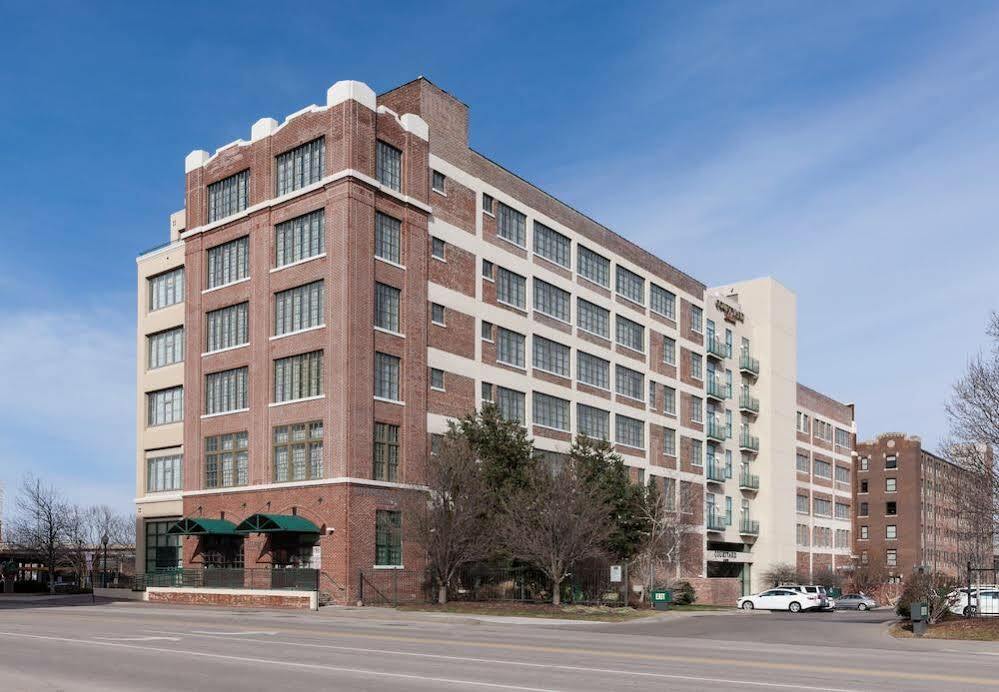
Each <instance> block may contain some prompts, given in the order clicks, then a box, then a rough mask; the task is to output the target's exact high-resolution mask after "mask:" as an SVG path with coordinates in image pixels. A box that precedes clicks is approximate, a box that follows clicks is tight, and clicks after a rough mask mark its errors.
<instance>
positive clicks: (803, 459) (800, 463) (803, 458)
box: [796, 454, 812, 473]
mask: <svg viewBox="0 0 999 692" xmlns="http://www.w3.org/2000/svg"><path fill="white" fill-rule="evenodd" d="M796 466H797V469H798V471H800V472H802V473H810V472H811V470H812V463H811V461H810V460H809V459H808V455H807V454H798V455H797V463H796Z"/></svg>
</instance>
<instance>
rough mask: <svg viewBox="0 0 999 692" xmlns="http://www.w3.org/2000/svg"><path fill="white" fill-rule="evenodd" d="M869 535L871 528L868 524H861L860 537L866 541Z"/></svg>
mask: <svg viewBox="0 0 999 692" xmlns="http://www.w3.org/2000/svg"><path fill="white" fill-rule="evenodd" d="M870 536H871V528H870V527H869V526H861V527H860V537H861V539H863V540H865V541H866V540H867V539H868V538H870Z"/></svg>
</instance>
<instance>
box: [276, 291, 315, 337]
mask: <svg viewBox="0 0 999 692" xmlns="http://www.w3.org/2000/svg"><path fill="white" fill-rule="evenodd" d="M325 300H326V286H325V284H324V283H323V281H322V280H319V281H313V282H312V283H310V284H305V285H304V286H296V287H295V288H289V289H288V290H287V291H280V292H279V293H275V294H274V335H275V336H280V335H282V334H292V333H294V332H299V331H302V330H304V329H311V328H313V327H319V326H321V325H323V324H325V321H326V317H325V310H324V304H325Z"/></svg>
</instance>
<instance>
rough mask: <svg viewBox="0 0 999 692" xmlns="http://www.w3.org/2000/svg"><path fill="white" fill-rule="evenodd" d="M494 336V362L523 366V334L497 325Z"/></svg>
mask: <svg viewBox="0 0 999 692" xmlns="http://www.w3.org/2000/svg"><path fill="white" fill-rule="evenodd" d="M497 332H498V333H497V338H496V362H497V363H504V364H505V365H512V366H514V367H517V368H523V367H525V363H524V350H525V348H524V342H525V337H524V335H523V334H518V333H517V332H513V331H510V330H509V329H504V328H503V327H499V328H498V330H497Z"/></svg>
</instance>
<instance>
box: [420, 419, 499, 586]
mask: <svg viewBox="0 0 999 692" xmlns="http://www.w3.org/2000/svg"><path fill="white" fill-rule="evenodd" d="M427 486H428V487H429V489H430V496H429V497H428V498H427V499H426V501H425V502H422V501H421V502H420V506H419V507H417V508H416V511H415V512H414V517H415V519H414V521H413V522H412V524H413V528H412V530H413V532H414V538H415V540H416V541H417V542H418V543H420V544H421V545H422V546H423V548H424V550H426V552H427V566H428V568H429V569H430V571H431V573H432V574H433V576H434V579H435V581H436V582H437V602H438V603H442V604H443V603H446V602H447V594H448V589H449V588H450V587H451V583H452V581H453V580H454V577H455V575H456V574H457V572H458V570H459V569H460V568H461V567H462V566H463V565H466V564H468V563H469V562H473V561H475V560H481V559H484V558H485V557H486V556H487V555H488V552H489V549H490V548H491V531H490V530H489V527H488V524H489V517H488V514H487V511H486V508H487V507H488V505H489V500H490V492H489V486H488V484H487V483H486V479H485V475H484V474H483V472H482V469H481V467H480V465H479V462H478V461H477V459H476V458H475V452H474V450H473V449H472V446H471V445H470V444H469V443H468V440H467V439H466V438H465V437H464V436H462V435H460V434H457V433H455V432H454V431H452V432H451V433H449V434H448V435H447V436H446V437H445V438H444V440H443V441H442V443H441V446H440V449H439V450H438V451H437V452H436V453H435V454H433V455H431V456H430V458H429V459H428V461H427Z"/></svg>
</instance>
